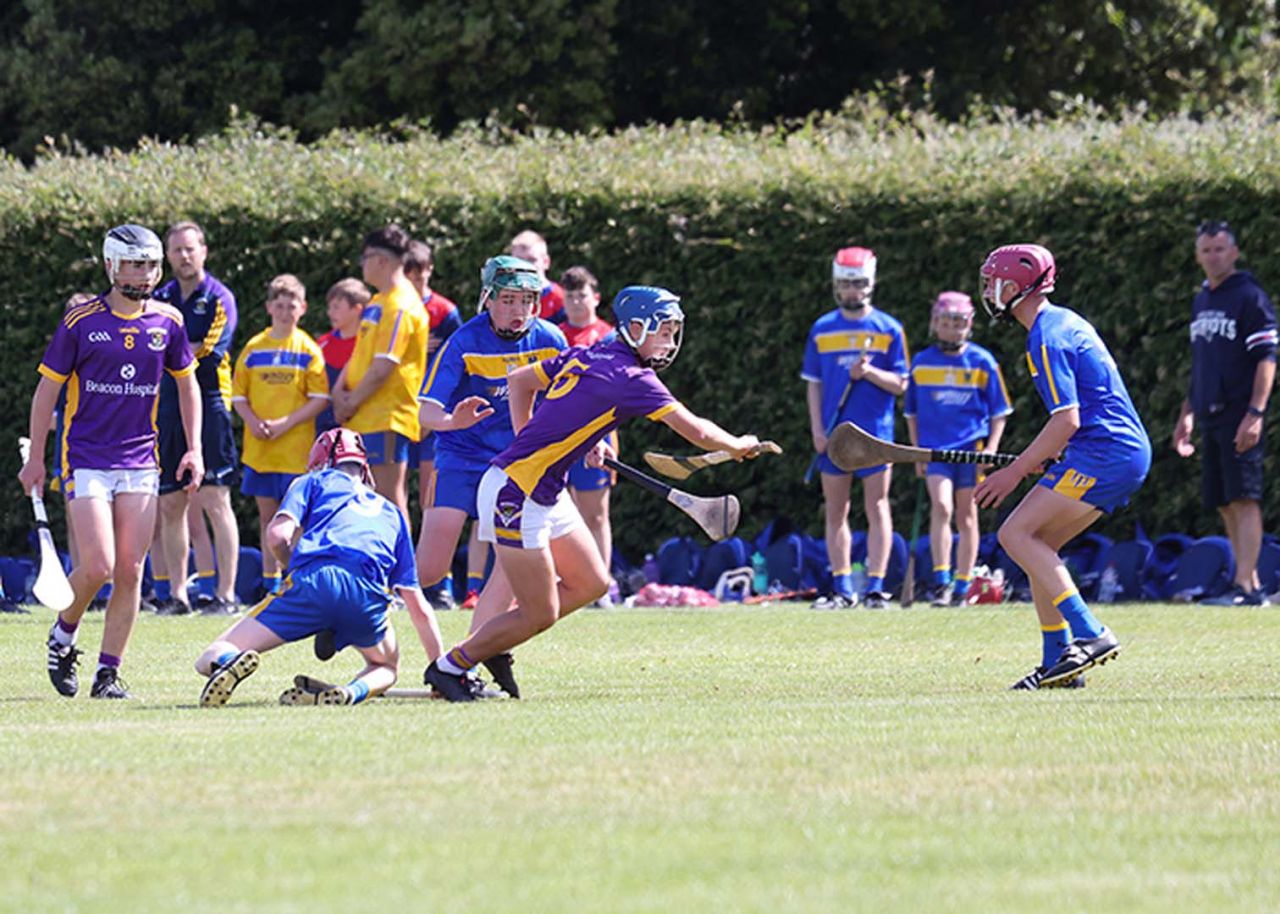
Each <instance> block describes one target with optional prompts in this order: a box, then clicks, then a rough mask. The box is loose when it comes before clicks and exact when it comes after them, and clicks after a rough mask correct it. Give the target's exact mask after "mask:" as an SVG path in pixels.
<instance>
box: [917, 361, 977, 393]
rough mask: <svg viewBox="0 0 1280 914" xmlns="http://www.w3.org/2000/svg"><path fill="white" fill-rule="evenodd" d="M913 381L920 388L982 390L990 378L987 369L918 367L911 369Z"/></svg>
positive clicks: (936, 366)
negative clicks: (972, 388) (967, 388)
mask: <svg viewBox="0 0 1280 914" xmlns="http://www.w3.org/2000/svg"><path fill="white" fill-rule="evenodd" d="M911 379H912V380H913V381H915V382H916V384H917V385H918V386H920V387H975V388H977V389H979V390H982V389H983V388H985V387H986V386H987V381H988V380H989V379H990V376H989V375H988V374H987V370H986V369H985V368H952V367H950V366H946V365H917V366H916V367H915V368H913V369H911Z"/></svg>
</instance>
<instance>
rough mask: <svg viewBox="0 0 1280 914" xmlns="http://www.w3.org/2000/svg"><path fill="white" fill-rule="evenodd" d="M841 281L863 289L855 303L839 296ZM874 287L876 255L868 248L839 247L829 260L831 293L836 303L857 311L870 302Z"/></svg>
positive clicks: (846, 308)
mask: <svg viewBox="0 0 1280 914" xmlns="http://www.w3.org/2000/svg"><path fill="white" fill-rule="evenodd" d="M841 283H852V284H853V286H854V288H861V289H863V290H865V291H864V294H863V296H862V298H861V299H860V300H859V301H858V303H857V304H849V303H848V302H845V301H844V299H842V298H841V297H840V288H841ZM875 287H876V255H875V252H874V251H872V250H871V249H870V248H856V247H855V248H841V249H840V250H838V251H836V256H835V258H834V259H833V260H832V261H831V294H832V296H833V297H834V298H835V300H836V305H838V306H839V307H841V308H844V309H845V310H848V311H859V310H861V309H862V308H863V307H865V306H866V305H869V304H870V303H871V293H872V292H873V291H875Z"/></svg>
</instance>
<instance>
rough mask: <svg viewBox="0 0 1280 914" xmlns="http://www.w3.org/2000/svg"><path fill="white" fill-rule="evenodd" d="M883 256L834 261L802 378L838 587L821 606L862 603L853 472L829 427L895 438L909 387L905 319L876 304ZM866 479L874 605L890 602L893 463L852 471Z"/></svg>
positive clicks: (850, 254) (869, 593) (849, 251)
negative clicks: (826, 305)
mask: <svg viewBox="0 0 1280 914" xmlns="http://www.w3.org/2000/svg"><path fill="white" fill-rule="evenodd" d="M875 281H876V255H875V254H874V253H872V252H871V251H870V250H868V249H867V248H857V247H854V248H844V249H842V250H840V251H838V252H837V253H836V256H835V260H834V261H833V263H832V266H831V282H832V289H833V292H834V294H835V299H836V305H837V306H838V307H837V308H836V309H835V310H833V311H828V312H827V313H826V314H824V315H823V316H822V317H820V318H818V320H817V321H815V322H814V324H813V327H812V328H811V329H810V330H809V340H808V343H807V344H806V345H805V350H804V367H803V368H802V369H801V371H800V377H802V378H803V379H804V380H805V381H807V382H808V402H809V428H810V431H811V432H812V434H813V449H814V450H815V451H816V452H817V454H818V456H817V457H816V459H815V464H816V466H817V468H818V469H819V470H821V477H822V498H823V502H824V504H825V506H826V537H827V557H828V558H829V559H830V561H831V575H832V587H833V592H832V593H830V594H827V595H824V596H822V597H819V598H818V600H817V601H816V602H815V603H814V604H813V608H814V609H843V608H847V607H850V606H855V605H857V602H858V597H859V595H858V594H856V593H854V592H853V578H852V558H851V555H850V552H851V548H852V537H851V535H850V532H849V496H850V492H851V490H852V476H850V474H848V473H846V472H844V471H843V470H841V469H840V468H839V467H837V466H836V465H835V464H834V463H832V462H831V461H830V460H829V459H828V458H827V455H826V450H827V433H828V432H829V431H830V430H831V429H832V428H834V427H835V425H836V423H837V422H846V421H847V422H854V423H856V424H857V425H859V426H861V427H862V428H864V429H866V430H867V431H868V432H870V433H871V434H873V435H875V436H876V437H877V438H883V439H884V440H885V441H892V440H893V411H894V404H895V403H896V402H897V400H896V398H897V397H900V396H901V395H902V394H904V393H905V392H906V390H907V362H908V358H909V356H908V353H907V338H906V335H905V334H904V333H903V332H902V324H900V323H898V321H896V320H894V319H893V318H892V317H890V316H889V315H888V314H885V313H884V312H883V311H878V310H876V308H874V307H872V304H871V295H872V292H873V291H874V290H875ZM852 475H853V476H856V477H858V478H859V479H861V480H862V504H863V508H864V509H865V511H866V515H867V588H866V594H865V597H864V600H865V604H866V605H867V607H869V608H872V609H881V608H883V607H885V606H887V605H888V602H889V594H888V593H886V592H885V590H884V576H885V571H886V569H887V568H888V566H889V548H890V545H891V542H892V539H893V518H892V516H891V515H890V513H889V482H890V480H891V478H892V471H891V469H890V467H889V465H888V464H884V465H882V466H877V467H867V468H866V469H863V470H857V471H856V472H854V473H853V474H852Z"/></svg>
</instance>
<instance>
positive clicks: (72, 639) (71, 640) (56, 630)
mask: <svg viewBox="0 0 1280 914" xmlns="http://www.w3.org/2000/svg"><path fill="white" fill-rule="evenodd" d="M78 631H79V629H77V631H75V632H71V633H70V634H68V633H67V632H64V631H63V630H62V626H61V625H59V624H58V623H57V622H54V623H53V629H52V630H51V631H50V632H49V634H50V636H52V638H53V640H54V641H56V642H58V643H59V644H61V645H62V646H63V647H68V646H69V645H72V644H75V643H76V634H77V632H78Z"/></svg>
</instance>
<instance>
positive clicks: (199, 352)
mask: <svg viewBox="0 0 1280 914" xmlns="http://www.w3.org/2000/svg"><path fill="white" fill-rule="evenodd" d="M226 326H227V310H226V309H225V308H223V307H222V299H220V298H217V299H214V310H213V320H212V321H210V322H209V330H208V331H207V332H206V333H205V335H204V339H203V340H201V341H200V346H199V347H198V348H197V349H196V353H195V354H196V358H197V359H203V358H204V357H205V356H207V355H209V354H210V353H212V352H213V350H214V347H216V346H217V345H218V340H220V339H222V331H223V329H224V328H225V327H226Z"/></svg>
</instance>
